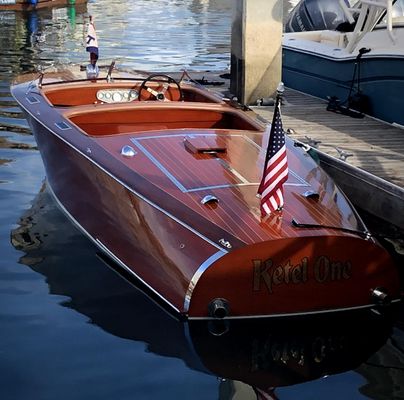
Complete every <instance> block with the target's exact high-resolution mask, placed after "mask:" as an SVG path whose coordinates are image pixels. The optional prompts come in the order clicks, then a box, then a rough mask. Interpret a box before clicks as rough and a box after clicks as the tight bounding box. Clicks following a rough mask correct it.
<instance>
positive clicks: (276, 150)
mask: <svg viewBox="0 0 404 400" xmlns="http://www.w3.org/2000/svg"><path fill="white" fill-rule="evenodd" d="M287 179H288V160H287V156H286V144H285V134H284V132H283V126H282V118H281V110H280V99H279V97H278V98H277V100H276V104H275V111H274V116H273V119H272V125H271V131H270V134H269V141H268V149H267V154H266V157H265V167H264V174H263V177H262V180H261V183H260V186H259V188H258V194H259V195H261V204H260V208H261V216H262V217H265V216H266V215H269V214H271V212H273V211H276V210H280V209H282V207H283V204H284V202H283V184H284V183H285V182H286V181H287Z"/></svg>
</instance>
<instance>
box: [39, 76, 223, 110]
mask: <svg viewBox="0 0 404 400" xmlns="http://www.w3.org/2000/svg"><path fill="white" fill-rule="evenodd" d="M41 93H42V95H43V96H44V98H45V99H47V101H48V102H49V103H50V104H51V105H52V106H54V107H77V106H83V105H90V104H116V103H130V102H134V101H136V102H138V101H159V102H170V101H175V102H191V103H211V104H212V103H216V104H218V103H223V102H224V101H223V99H222V97H221V96H220V95H218V94H216V93H212V92H210V91H208V90H206V89H205V88H200V87H198V86H194V85H192V84H187V83H179V82H177V81H175V80H174V79H172V80H165V79H164V80H154V79H151V80H150V79H149V80H147V79H145V80H133V79H132V80H124V79H119V80H114V81H111V82H107V81H105V80H100V81H98V80H97V81H88V80H83V81H76V82H69V83H68V84H66V83H46V84H43V85H42V87H41Z"/></svg>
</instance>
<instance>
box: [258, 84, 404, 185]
mask: <svg viewBox="0 0 404 400" xmlns="http://www.w3.org/2000/svg"><path fill="white" fill-rule="evenodd" d="M284 99H285V101H284V104H283V106H282V119H283V126H284V129H285V130H287V129H291V130H293V131H292V132H293V133H289V136H290V137H291V138H292V139H297V140H299V141H301V142H304V143H309V144H310V139H311V140H314V141H319V142H320V143H318V145H317V149H318V150H320V151H322V152H324V153H326V154H328V155H330V156H332V157H335V158H340V154H339V152H338V150H337V148H338V149H340V150H343V151H345V152H347V153H350V154H352V155H350V156H349V157H347V159H346V162H347V163H349V164H351V165H353V166H355V167H357V168H361V169H363V170H365V171H367V172H369V173H370V174H372V175H375V176H378V177H379V178H382V179H384V180H386V181H388V182H390V183H393V184H395V185H398V186H399V187H401V188H404V129H401V128H399V127H395V126H392V125H390V124H387V123H384V122H382V121H379V120H376V119H374V118H371V117H367V116H366V117H364V118H352V117H349V116H347V115H342V114H338V113H335V112H331V111H327V110H326V107H327V102H326V101H324V100H321V99H318V98H315V97H313V96H309V95H306V94H304V93H301V92H298V91H296V90H293V89H289V88H287V89H286V91H285V95H284ZM253 109H254V111H255V112H256V113H258V114H259V115H261V116H262V117H263V118H265V119H266V120H268V121H271V119H272V113H273V107H253Z"/></svg>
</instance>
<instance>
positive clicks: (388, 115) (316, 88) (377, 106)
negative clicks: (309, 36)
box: [282, 40, 404, 125]
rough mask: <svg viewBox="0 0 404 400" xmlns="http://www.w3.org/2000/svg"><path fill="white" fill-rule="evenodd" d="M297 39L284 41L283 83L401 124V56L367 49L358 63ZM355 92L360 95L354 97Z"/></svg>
mask: <svg viewBox="0 0 404 400" xmlns="http://www.w3.org/2000/svg"><path fill="white" fill-rule="evenodd" d="M296 42H297V41H293V46H290V45H289V44H288V41H287V40H286V42H285V43H284V46H283V71H282V74H283V81H284V82H285V85H286V86H288V87H290V88H293V89H296V90H299V91H301V92H304V93H307V94H310V95H313V96H316V97H320V98H324V99H329V98H330V97H333V96H334V97H336V98H338V100H339V104H340V105H342V106H346V107H349V106H351V107H352V108H354V109H356V110H357V111H361V112H364V113H365V114H368V115H370V116H373V117H376V118H378V119H380V120H383V121H386V122H389V123H395V124H399V125H404V114H403V113H402V94H403V93H404V73H403V71H404V56H397V55H393V56H389V55H384V56H382V55H375V56H373V55H371V52H369V53H368V54H365V55H363V56H362V57H361V60H360V62H359V63H358V60H357V55H354V54H353V55H352V56H351V57H333V56H332V55H329V54H326V55H321V54H319V53H317V52H311V51H310V50H306V49H303V50H302V49H301V48H299V47H297V43H296ZM335 51H337V49H335ZM358 73H360V76H359V80H358ZM358 83H359V87H358ZM358 92H359V93H360V96H357V95H358ZM350 97H351V98H352V100H353V101H352V103H351V104H350V102H349V99H350ZM358 97H359V98H360V103H359V104H358V103H357V100H358ZM355 100H356V103H355Z"/></svg>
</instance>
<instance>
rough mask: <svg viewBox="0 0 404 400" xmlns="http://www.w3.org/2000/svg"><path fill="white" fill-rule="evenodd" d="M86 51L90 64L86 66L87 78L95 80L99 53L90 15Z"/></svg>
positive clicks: (97, 71)
mask: <svg viewBox="0 0 404 400" xmlns="http://www.w3.org/2000/svg"><path fill="white" fill-rule="evenodd" d="M86 51H88V52H89V53H90V64H88V65H87V68H86V72H87V78H88V79H95V78H97V77H98V74H99V68H98V65H97V61H98V55H99V53H98V40H97V33H96V32H95V26H94V21H93V17H92V16H91V15H90V22H89V24H88V30H87V37H86Z"/></svg>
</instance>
